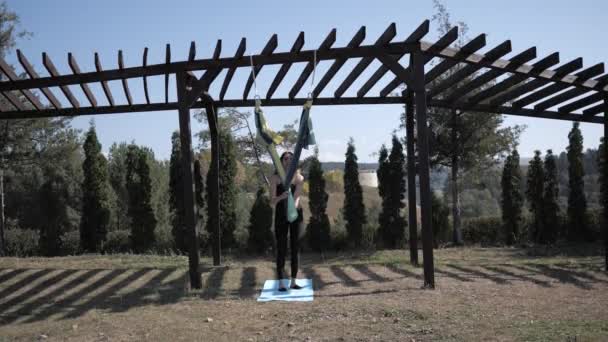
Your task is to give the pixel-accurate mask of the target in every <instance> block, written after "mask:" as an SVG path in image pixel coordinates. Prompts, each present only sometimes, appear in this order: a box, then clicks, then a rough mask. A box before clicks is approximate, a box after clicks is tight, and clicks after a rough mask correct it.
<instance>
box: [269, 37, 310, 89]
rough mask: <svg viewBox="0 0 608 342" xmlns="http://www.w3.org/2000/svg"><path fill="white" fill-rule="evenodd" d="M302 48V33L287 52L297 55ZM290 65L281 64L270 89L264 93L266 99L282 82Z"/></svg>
mask: <svg viewBox="0 0 608 342" xmlns="http://www.w3.org/2000/svg"><path fill="white" fill-rule="evenodd" d="M302 47H304V32H300V34H299V35H298V38H296V41H295V42H294V43H293V45H292V46H291V50H289V52H291V53H298V52H300V50H302ZM292 64H293V63H289V62H288V63H283V65H281V68H280V69H279V72H277V74H276V75H275V77H274V79H273V80H272V83H271V84H270V88H268V92H267V93H266V98H267V99H270V98H272V95H273V94H274V92H275V91H276V90H277V88H278V87H279V85H280V84H281V81H283V78H285V75H287V72H288V71H289V69H290V68H291V65H292Z"/></svg>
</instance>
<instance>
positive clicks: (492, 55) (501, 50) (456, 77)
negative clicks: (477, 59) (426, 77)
mask: <svg viewBox="0 0 608 342" xmlns="http://www.w3.org/2000/svg"><path fill="white" fill-rule="evenodd" d="M509 52H511V41H510V40H506V41H504V42H502V43H501V44H500V45H498V46H496V47H494V48H493V49H492V50H490V51H488V53H486V54H485V56H484V58H485V60H487V61H495V60H498V59H499V58H500V57H502V56H504V55H506V54H508V53H509ZM481 68H482V66H481V65H476V64H469V65H466V66H464V67H463V68H462V69H460V70H458V71H456V72H455V73H453V74H452V75H451V76H449V77H448V78H447V79H445V80H443V82H441V83H439V84H437V85H435V86H434V87H432V88H431V89H430V90H429V91H428V95H427V96H429V97H430V98H433V97H435V96H437V95H438V94H439V93H441V92H444V91H446V90H448V89H450V88H452V86H454V85H456V84H457V83H458V82H461V81H462V80H464V79H465V78H467V77H469V76H470V75H473V74H474V73H475V72H476V71H477V70H479V69H481Z"/></svg>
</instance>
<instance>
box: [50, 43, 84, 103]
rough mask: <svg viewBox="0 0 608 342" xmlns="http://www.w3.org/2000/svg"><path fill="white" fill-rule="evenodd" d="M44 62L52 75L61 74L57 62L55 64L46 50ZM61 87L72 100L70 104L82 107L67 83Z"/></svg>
mask: <svg viewBox="0 0 608 342" xmlns="http://www.w3.org/2000/svg"><path fill="white" fill-rule="evenodd" d="M42 64H44V67H45V68H46V70H47V71H48V72H49V74H50V75H51V77H55V78H57V77H59V76H60V75H59V72H57V68H55V64H53V61H51V57H49V55H47V54H46V52H43V53H42ZM59 88H60V89H61V92H62V93H63V95H65V97H66V98H67V99H68V101H70V104H71V105H72V107H74V108H78V107H80V104H79V103H78V100H76V98H75V97H74V94H72V91H71V90H70V88H68V86H67V85H63V86H59Z"/></svg>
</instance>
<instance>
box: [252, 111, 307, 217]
mask: <svg viewBox="0 0 608 342" xmlns="http://www.w3.org/2000/svg"><path fill="white" fill-rule="evenodd" d="M311 107H312V100H310V99H309V100H307V101H306V103H304V106H303V108H302V115H301V116H300V128H299V130H298V140H297V142H296V147H295V149H294V153H293V158H292V160H291V164H290V165H289V168H288V169H287V174H286V173H285V169H284V168H283V164H282V163H281V160H280V157H279V155H278V153H277V149H276V145H278V144H280V143H281V142H282V141H283V137H281V136H280V135H278V134H277V133H275V132H274V131H272V129H270V127H269V126H268V123H267V121H266V118H265V117H264V112H263V111H262V106H261V101H260V99H256V100H255V111H254V113H255V126H256V128H257V136H258V140H259V142H260V143H261V144H262V145H263V146H264V147H265V148H266V150H267V151H268V153H269V154H270V158H271V159H272V163H273V164H274V167H275V169H276V170H277V174H278V175H279V177H280V178H281V180H282V183H283V187H284V188H285V189H287V191H288V196H287V220H288V221H289V222H294V221H295V220H297V218H298V211H297V209H296V206H295V201H294V198H293V194H292V193H291V181H292V179H293V176H294V174H295V172H296V170H297V168H298V162H299V160H300V154H301V153H302V148H306V149H308V146H309V145H314V144H315V136H314V134H313V133H312V120H311V119H310V108H311ZM270 191H274V189H271V190H270Z"/></svg>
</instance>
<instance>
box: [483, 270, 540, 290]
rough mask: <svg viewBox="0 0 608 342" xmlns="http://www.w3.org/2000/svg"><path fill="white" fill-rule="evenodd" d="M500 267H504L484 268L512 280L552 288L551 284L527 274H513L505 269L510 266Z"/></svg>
mask: <svg viewBox="0 0 608 342" xmlns="http://www.w3.org/2000/svg"><path fill="white" fill-rule="evenodd" d="M500 266H502V267H497V266H483V268H485V269H487V270H489V271H491V272H495V273H500V274H504V275H505V276H508V277H511V278H515V279H519V280H522V281H526V282H530V283H534V284H536V285H538V286H542V287H552V286H551V284H550V283H549V282H548V281H545V280H540V279H536V278H532V277H530V276H527V275H525V274H518V273H514V272H511V271H508V270H506V269H504V267H506V266H509V265H500Z"/></svg>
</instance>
